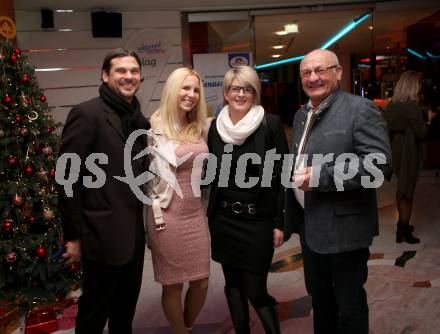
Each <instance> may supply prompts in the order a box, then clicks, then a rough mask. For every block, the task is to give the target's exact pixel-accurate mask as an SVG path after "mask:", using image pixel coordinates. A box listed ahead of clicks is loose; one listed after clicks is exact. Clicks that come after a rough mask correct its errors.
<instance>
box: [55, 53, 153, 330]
mask: <svg viewBox="0 0 440 334" xmlns="http://www.w3.org/2000/svg"><path fill="white" fill-rule="evenodd" d="M101 79H102V81H103V83H102V85H101V86H100V87H99V97H97V98H94V99H92V100H90V101H87V102H84V103H81V104H79V105H77V106H75V107H73V108H72V110H71V111H70V113H69V115H68V117H67V121H66V124H65V125H64V128H63V132H62V137H61V147H60V152H59V156H60V157H61V156H62V155H63V154H64V153H68V154H72V153H74V154H76V155H77V156H79V158H80V159H81V169H80V170H79V177H78V181H77V182H76V183H75V184H74V185H73V197H69V196H67V194H66V193H65V192H64V189H60V190H59V191H58V195H59V210H60V213H61V219H62V226H63V232H64V237H65V240H66V241H67V250H66V253H65V254H64V257H65V258H66V259H68V261H72V260H73V261H79V260H80V259H81V260H82V264H83V282H82V295H81V297H80V298H79V308H78V315H77V318H76V328H75V332H76V333H77V334H85V333H87V334H95V333H96V334H98V333H102V332H103V330H104V327H105V325H106V323H107V321H108V330H109V333H111V334H120V333H128V334H129V333H131V332H132V328H131V324H132V320H133V317H134V314H135V310H136V303H137V299H138V296H139V291H140V287H141V282H142V271H143V265H144V251H145V230H144V223H143V212H142V211H143V210H142V209H143V203H142V202H141V201H140V200H138V199H137V198H136V196H135V194H134V193H133V192H132V191H131V188H130V186H129V185H128V184H126V183H124V182H120V181H118V180H117V179H115V178H114V177H113V176H116V175H125V170H124V165H125V164H126V163H130V162H124V147H125V144H126V140H127V138H128V136H129V135H130V134H131V133H132V132H133V131H135V130H137V129H148V128H149V127H150V124H149V123H148V121H147V120H146V118H145V117H144V116H143V115H142V114H141V111H140V104H139V101H138V100H137V98H136V97H135V93H136V92H137V90H138V88H139V85H140V82H141V61H140V58H139V56H138V55H137V54H136V53H135V52H133V51H131V50H124V49H116V50H113V51H111V52H109V53H108V54H107V55H106V57H105V59H104V62H103V65H102V72H101ZM143 139H144V138H142V137H138V139H137V140H136V142H135V143H134V145H133V152H132V153H133V156H134V155H136V154H137V153H140V152H141V151H142V149H143V147H144V146H145V143H146V140H145V141H144V140H143ZM92 153H99V154H102V155H106V156H107V158H108V159H107V162H106V163H101V164H99V168H100V169H101V171H102V172H103V173H104V174H105V175H106V176H107V177H106V180H105V183H104V184H103V185H102V186H101V187H98V188H96V187H87V186H85V185H83V182H82V181H83V179H84V178H85V177H88V178H90V179H92V180H93V179H95V178H96V175H94V174H92V173H91V172H90V171H89V170H88V169H86V168H85V161H86V159H87V158H88V157H89V156H90V154H92ZM100 162H102V161H99V162H98V163H100ZM132 166H133V173H134V175H135V176H137V175H139V174H141V173H142V172H143V171H144V170H145V161H144V160H143V159H137V160H134V161H132ZM70 169H71V172H72V173H73V172H76V171H73V170H72V169H73V166H71V168H70ZM60 172H62V171H60V170H58V168H57V173H60ZM57 179H58V178H57Z"/></svg>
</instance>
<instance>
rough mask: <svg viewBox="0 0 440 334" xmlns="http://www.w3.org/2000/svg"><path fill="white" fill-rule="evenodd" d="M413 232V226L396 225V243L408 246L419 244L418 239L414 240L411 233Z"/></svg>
mask: <svg viewBox="0 0 440 334" xmlns="http://www.w3.org/2000/svg"><path fill="white" fill-rule="evenodd" d="M413 231H414V226H412V225H409V224H406V225H405V224H401V223H397V231H396V242H397V243H398V244H400V243H401V242H402V241H405V242H407V243H409V244H418V243H419V242H420V239H419V238H416V237H415V236H414V235H413V234H412V232H413Z"/></svg>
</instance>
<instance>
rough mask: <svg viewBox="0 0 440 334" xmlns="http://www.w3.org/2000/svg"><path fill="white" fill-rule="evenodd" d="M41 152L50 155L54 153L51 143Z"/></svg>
mask: <svg viewBox="0 0 440 334" xmlns="http://www.w3.org/2000/svg"><path fill="white" fill-rule="evenodd" d="M41 152H43V154H44V155H47V156H49V155H51V154H52V147H50V146H49V145H47V146H44V147H43V149H42V150H41Z"/></svg>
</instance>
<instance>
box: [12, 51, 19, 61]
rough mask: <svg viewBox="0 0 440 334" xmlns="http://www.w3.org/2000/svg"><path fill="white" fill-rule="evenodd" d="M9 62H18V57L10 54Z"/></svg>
mask: <svg viewBox="0 0 440 334" xmlns="http://www.w3.org/2000/svg"><path fill="white" fill-rule="evenodd" d="M11 60H12V61H13V62H16V61H17V60H18V57H17V55H16V54H15V53H13V54H12V56H11Z"/></svg>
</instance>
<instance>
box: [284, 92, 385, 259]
mask: <svg viewBox="0 0 440 334" xmlns="http://www.w3.org/2000/svg"><path fill="white" fill-rule="evenodd" d="M306 120H307V107H306V106H304V108H302V109H300V110H299V111H298V112H297V113H296V115H295V118H294V121H293V138H292V153H294V154H297V153H298V146H299V143H300V140H301V137H302V134H303V131H304V124H305V122H306ZM304 153H305V154H308V159H307V165H308V166H311V165H312V155H313V154H322V155H327V154H331V153H333V157H331V159H330V162H326V163H324V164H323V165H322V168H321V169H320V171H319V169H318V170H316V171H315V170H314V173H319V184H318V186H317V187H315V188H313V190H312V191H309V192H305V197H304V200H305V210H304V211H303V210H302V208H301V207H300V205H299V204H298V202H297V201H296V199H295V197H294V193H293V189H287V190H286V199H285V200H286V210H287V211H288V212H287V214H286V217H289V218H288V219H289V220H290V223H292V222H293V223H294V225H295V227H294V230H297V231H298V232H299V234H300V238H301V242H302V243H304V242H305V243H306V244H307V245H308V246H309V247H310V248H311V249H312V250H313V251H315V252H317V253H323V254H330V253H340V252H345V251H351V250H356V249H360V248H364V247H368V246H369V245H370V244H371V242H372V240H373V237H374V236H376V235H378V234H379V229H378V216H377V200H376V189H374V188H364V187H363V186H362V183H361V177H362V176H363V177H364V181H365V178H366V177H369V180H373V178H374V176H373V175H372V174H371V173H370V171H371V169H370V168H367V169H366V168H364V161H365V159H364V158H365V156H366V155H367V154H369V153H382V154H383V155H384V156H385V159H386V162H385V163H384V164H374V165H375V166H376V167H377V168H378V169H379V170H380V172H381V173H383V175H384V177H385V178H388V177H389V175H390V171H391V153H390V144H389V139H388V134H387V129H386V124H385V121H384V119H383V118H382V115H381V114H380V112H379V110H378V109H377V108H376V107H375V106H374V104H373V103H372V102H371V101H370V100H367V99H364V98H361V97H358V96H355V95H352V94H349V93H345V92H343V91H341V90H338V91H336V92H335V93H334V95H333V96H332V98H331V100H330V101H329V103H328V105H327V107H325V108H324V109H323V110H322V111H321V113H319V114H318V116H317V118H316V120H315V122H314V123H313V126H312V128H311V129H310V132H309V136H308V140H307V143H306V146H305V149H304ZM342 153H352V154H354V155H356V156H357V157H358V159H359V169H357V172H356V174H355V175H354V177H353V178H351V179H349V180H345V181H343V182H342V186H343V190H342V191H341V189H339V190H338V189H337V186H336V184H335V179H334V176H335V161H336V158H337V157H338V156H339V155H341V154H342ZM346 165H347V164H345V166H346ZM380 172H379V173H380ZM316 175H318V174H316ZM289 203H291V205H289Z"/></svg>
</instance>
